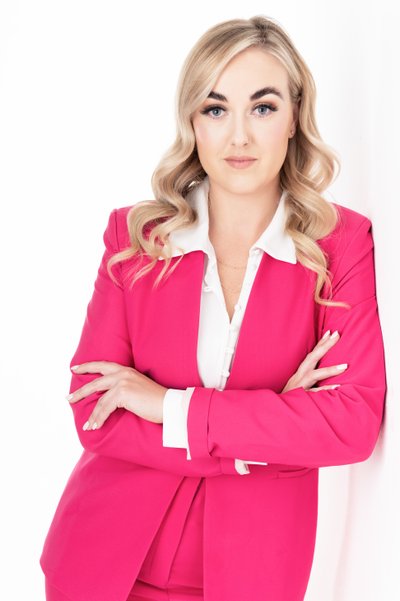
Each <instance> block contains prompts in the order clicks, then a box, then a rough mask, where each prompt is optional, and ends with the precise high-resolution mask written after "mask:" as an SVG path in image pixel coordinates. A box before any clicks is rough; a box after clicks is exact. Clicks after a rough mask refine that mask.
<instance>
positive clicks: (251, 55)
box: [213, 48, 289, 100]
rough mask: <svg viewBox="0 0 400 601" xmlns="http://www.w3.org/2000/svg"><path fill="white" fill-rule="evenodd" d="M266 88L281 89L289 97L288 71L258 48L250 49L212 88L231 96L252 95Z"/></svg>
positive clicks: (236, 59) (238, 56) (232, 60)
mask: <svg viewBox="0 0 400 601" xmlns="http://www.w3.org/2000/svg"><path fill="white" fill-rule="evenodd" d="M265 86H274V87H276V88H278V89H280V90H281V91H282V93H283V95H284V97H285V98H287V95H288V86H289V77H288V73H287V70H286V68H285V67H284V65H283V64H282V63H281V62H280V60H279V59H277V58H276V57H275V56H273V55H272V54H269V53H268V52H266V51H265V50H260V49H259V48H247V49H246V50H243V51H242V52H240V53H239V54H237V55H236V56H235V57H234V58H233V59H231V60H230V61H229V63H228V64H227V65H226V66H225V68H224V70H223V71H222V73H221V74H220V76H219V77H218V79H217V81H216V82H215V84H214V86H213V89H214V90H216V91H218V92H221V93H223V94H225V95H226V96H227V97H228V100H229V97H230V95H232V96H233V95H234V96H235V97H239V96H241V95H245V96H246V97H248V96H249V94H250V93H252V92H254V91H255V90H258V89H259V88H262V87H265Z"/></svg>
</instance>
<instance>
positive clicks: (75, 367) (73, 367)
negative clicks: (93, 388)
mask: <svg viewBox="0 0 400 601" xmlns="http://www.w3.org/2000/svg"><path fill="white" fill-rule="evenodd" d="M78 367H79V365H71V369H78Z"/></svg>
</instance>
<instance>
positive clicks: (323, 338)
mask: <svg viewBox="0 0 400 601" xmlns="http://www.w3.org/2000/svg"><path fill="white" fill-rule="evenodd" d="M329 334H330V330H327V331H326V332H325V334H324V335H323V336H322V338H321V340H325V338H328V336H329Z"/></svg>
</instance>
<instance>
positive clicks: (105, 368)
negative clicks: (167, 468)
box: [67, 361, 167, 430]
mask: <svg viewBox="0 0 400 601" xmlns="http://www.w3.org/2000/svg"><path fill="white" fill-rule="evenodd" d="M71 369H73V368H71ZM73 372H74V373H76V374H83V373H100V374H103V376H102V377H100V378H95V379H94V380H92V381H91V382H89V383H88V384H85V385H84V386H81V387H80V388H78V389H77V390H75V391H74V393H73V394H72V395H69V396H68V397H67V399H68V401H69V402H70V403H76V402H78V401H80V400H81V399H83V398H84V397H86V396H88V395H90V394H93V393H94V392H99V391H101V390H106V391H107V392H106V393H105V394H103V396H101V397H100V398H99V400H98V402H97V404H96V407H95V408H94V410H93V412H92V414H91V415H90V417H89V419H88V421H87V422H86V424H85V425H84V426H83V429H84V430H95V429H96V428H101V426H102V425H103V424H104V422H105V421H106V419H107V418H108V416H109V415H110V414H111V413H112V412H113V411H115V409H117V408H123V409H126V410H127V411H131V412H132V413H135V414H136V415H138V416H139V417H142V418H143V419H147V420H148V421H150V422H154V423H156V424H161V423H162V422H163V400H164V395H165V393H166V391H167V388H165V387H164V386H161V385H160V384H157V382H154V381H153V380H152V379H151V378H148V377H147V376H145V375H144V374H142V373H141V372H139V371H137V370H136V369H134V368H133V367H127V366H125V365H120V364H119V363H114V362H112V361H89V362H87V363H82V364H81V365H79V366H78V367H77V368H74V369H73ZM85 426H86V427H85Z"/></svg>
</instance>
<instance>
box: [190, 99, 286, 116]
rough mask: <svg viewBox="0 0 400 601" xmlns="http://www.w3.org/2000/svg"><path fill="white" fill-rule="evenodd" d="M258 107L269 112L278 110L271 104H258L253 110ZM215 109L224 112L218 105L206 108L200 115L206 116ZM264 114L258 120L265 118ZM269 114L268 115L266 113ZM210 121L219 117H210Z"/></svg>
mask: <svg viewBox="0 0 400 601" xmlns="http://www.w3.org/2000/svg"><path fill="white" fill-rule="evenodd" d="M260 107H267V108H268V109H270V110H271V111H273V112H275V111H277V110H278V108H277V107H276V106H274V105H273V104H266V103H263V104H258V105H257V106H255V107H254V109H258V108H260ZM215 109H221V110H223V111H224V110H225V109H224V107H223V106H218V105H213V106H208V107H207V108H206V109H204V110H202V111H201V114H202V115H208V113H210V112H211V111H214V110H215ZM265 114H266V113H264V115H260V118H263V117H264V116H265ZM268 114H269V113H268ZM211 119H219V117H211Z"/></svg>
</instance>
